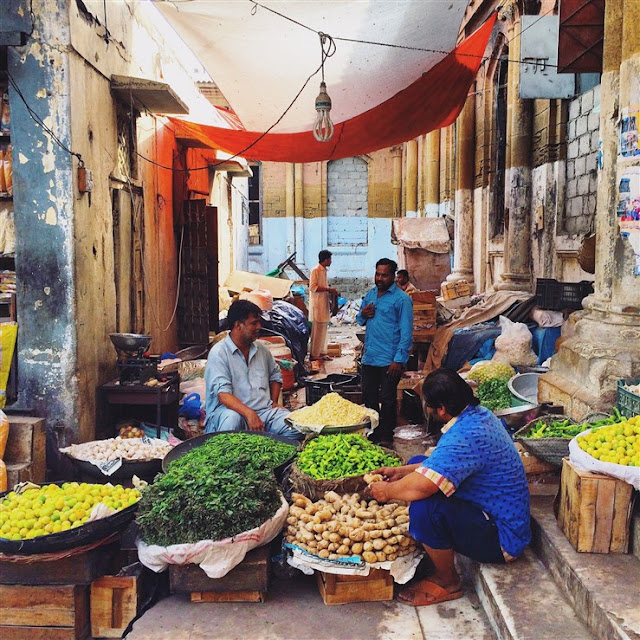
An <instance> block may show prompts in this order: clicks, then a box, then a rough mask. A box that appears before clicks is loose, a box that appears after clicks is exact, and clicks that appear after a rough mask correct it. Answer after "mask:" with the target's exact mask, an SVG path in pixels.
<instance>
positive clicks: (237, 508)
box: [137, 433, 295, 546]
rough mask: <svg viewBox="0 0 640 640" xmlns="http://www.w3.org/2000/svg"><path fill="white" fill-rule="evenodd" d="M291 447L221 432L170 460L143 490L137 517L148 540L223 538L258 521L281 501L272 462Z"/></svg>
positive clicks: (279, 461) (176, 541)
mask: <svg viewBox="0 0 640 640" xmlns="http://www.w3.org/2000/svg"><path fill="white" fill-rule="evenodd" d="M293 453H295V447H293V446H292V445H288V444H285V443H282V442H278V441H275V440H272V439H270V438H264V437H262V436H252V435H251V434H241V433H237V434H236V433H234V434H221V435H219V436H216V437H213V438H210V439H209V440H207V441H206V442H205V444H203V445H201V446H200V447H197V448H195V449H193V450H192V451H190V452H189V453H187V454H185V455H184V456H182V457H181V458H178V459H177V460H174V461H173V462H172V463H171V464H170V465H169V468H168V470H167V473H166V474H164V475H160V476H158V477H157V478H156V481H155V482H154V483H153V484H151V485H149V486H147V487H146V488H145V489H144V490H143V491H142V498H141V499H140V502H139V503H138V516H137V521H138V524H139V525H140V531H141V534H142V539H143V540H144V541H145V542H146V543H148V544H158V545H161V546H168V545H171V544H179V543H189V542H191V543H192V542H198V541H199V540H221V539H223V538H228V537H230V536H234V535H237V534H239V533H241V532H243V531H248V530H249V529H253V528H255V527H258V526H260V525H261V524H262V523H263V522H265V521H266V520H268V519H269V518H271V517H272V516H273V515H274V514H275V512H276V511H277V510H278V508H279V507H280V504H281V498H280V491H279V487H278V484H277V482H276V479H275V476H274V475H273V468H274V467H275V466H278V465H279V464H282V463H283V462H284V461H286V460H287V459H288V458H290V457H291V456H292V455H293Z"/></svg>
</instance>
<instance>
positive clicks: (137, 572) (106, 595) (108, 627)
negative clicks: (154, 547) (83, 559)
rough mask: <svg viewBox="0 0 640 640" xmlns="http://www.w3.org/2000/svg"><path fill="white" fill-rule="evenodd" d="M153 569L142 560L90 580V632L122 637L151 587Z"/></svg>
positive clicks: (99, 635)
mask: <svg viewBox="0 0 640 640" xmlns="http://www.w3.org/2000/svg"><path fill="white" fill-rule="evenodd" d="M149 574H150V570H149V569H146V568H145V567H143V566H142V564H140V563H139V562H136V563H134V564H132V565H130V566H128V567H125V568H124V569H123V570H122V571H121V572H120V574H119V575H117V576H102V577H101V578H98V579H97V580H94V581H93V582H92V583H91V635H92V636H93V637H94V638H120V637H122V634H123V633H124V630H125V629H126V628H127V626H128V625H129V623H130V622H131V621H132V620H133V619H134V618H135V617H136V615H137V614H138V612H139V611H140V607H141V606H142V605H143V603H144V602H145V600H146V598H147V596H148V595H149V593H150V590H151V589H152V580H150V579H149Z"/></svg>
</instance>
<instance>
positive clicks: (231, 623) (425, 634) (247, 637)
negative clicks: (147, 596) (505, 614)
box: [126, 571, 496, 640]
mask: <svg viewBox="0 0 640 640" xmlns="http://www.w3.org/2000/svg"><path fill="white" fill-rule="evenodd" d="M465 594H466V595H465V596H464V597H463V598H460V599H459V600H454V601H451V602H446V603H443V604H438V605H435V606H429V607H411V606H408V605H405V604H401V603H400V602H397V601H395V600H393V601H388V602H363V603H354V604H341V605H335V606H327V605H325V604H324V602H323V600H322V597H321V595H320V593H319V591H318V587H317V585H316V579H315V577H314V576H305V575H304V574H302V573H301V572H299V571H296V575H295V576H293V577H291V578H285V577H274V578H273V580H272V582H271V585H270V587H269V592H268V596H267V599H266V601H265V602H262V603H242V604H241V603H202V602H190V601H189V596H178V595H176V596H170V597H168V598H165V599H164V600H161V601H160V602H158V604H156V605H155V606H154V607H153V608H152V609H150V610H149V611H147V612H146V613H145V614H144V615H143V616H142V617H141V618H140V619H139V620H138V621H137V622H136V623H135V624H134V626H133V630H132V631H131V633H130V634H129V635H127V636H126V638H127V640H169V639H171V640H201V639H202V640H204V639H207V640H423V639H424V640H495V638H496V636H495V634H494V632H493V631H492V629H491V627H490V625H489V622H488V621H487V618H486V616H485V614H484V611H483V609H482V607H481V605H480V603H479V602H478V599H477V597H476V594H475V592H474V591H473V587H472V586H471V585H470V584H467V585H465Z"/></svg>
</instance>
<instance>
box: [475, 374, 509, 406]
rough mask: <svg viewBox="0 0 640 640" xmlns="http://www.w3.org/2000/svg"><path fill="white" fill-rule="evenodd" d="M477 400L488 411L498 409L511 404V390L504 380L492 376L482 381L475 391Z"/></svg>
mask: <svg viewBox="0 0 640 640" xmlns="http://www.w3.org/2000/svg"><path fill="white" fill-rule="evenodd" d="M476 396H477V397H478V400H480V404H481V405H482V406H483V407H486V408H487V409H489V411H500V410H501V409H508V408H509V407H510V406H511V391H509V386H508V384H507V382H506V381H505V380H500V379H498V378H492V379H490V380H487V381H486V382H483V383H482V384H481V385H480V386H479V387H478V391H477V392H476Z"/></svg>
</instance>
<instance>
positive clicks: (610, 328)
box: [538, 317, 640, 420]
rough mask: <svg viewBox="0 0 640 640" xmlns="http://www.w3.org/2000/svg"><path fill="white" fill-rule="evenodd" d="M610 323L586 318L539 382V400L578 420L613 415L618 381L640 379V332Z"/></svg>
mask: <svg viewBox="0 0 640 640" xmlns="http://www.w3.org/2000/svg"><path fill="white" fill-rule="evenodd" d="M607 320H608V321H609V322H608V323H606V322H601V321H599V320H598V319H597V318H591V317H585V318H583V319H582V320H581V321H580V322H579V323H578V324H577V325H576V335H574V336H572V337H571V338H569V339H568V340H566V341H565V342H563V343H562V344H561V345H560V349H559V351H558V353H557V354H556V355H555V356H553V359H552V360H551V369H550V371H549V372H548V373H545V374H544V375H542V376H541V377H540V379H539V381H538V399H539V400H540V401H541V402H553V403H554V404H561V405H563V406H564V408H565V413H566V414H567V415H569V416H571V417H572V418H573V419H574V420H582V419H583V418H584V417H585V416H586V415H588V414H589V413H593V412H594V411H609V410H610V409H611V407H612V405H614V404H615V403H616V397H617V382H618V380H619V379H621V378H636V377H640V329H637V328H634V329H632V328H631V327H628V326H626V327H625V325H619V324H614V323H612V322H611V320H612V318H611V317H609V318H607ZM630 333H633V334H634V335H630Z"/></svg>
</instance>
